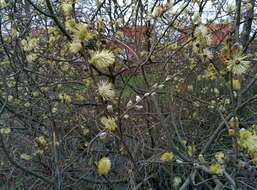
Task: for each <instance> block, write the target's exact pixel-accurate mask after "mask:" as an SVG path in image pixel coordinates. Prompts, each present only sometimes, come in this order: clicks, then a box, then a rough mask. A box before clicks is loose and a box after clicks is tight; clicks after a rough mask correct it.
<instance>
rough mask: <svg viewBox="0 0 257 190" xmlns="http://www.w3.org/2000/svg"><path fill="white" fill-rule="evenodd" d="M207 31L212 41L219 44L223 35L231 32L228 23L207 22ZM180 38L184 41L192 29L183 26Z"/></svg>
mask: <svg viewBox="0 0 257 190" xmlns="http://www.w3.org/2000/svg"><path fill="white" fill-rule="evenodd" d="M207 28H208V33H209V34H210V35H211V36H212V43H213V44H214V45H215V44H219V43H220V42H221V41H222V40H223V39H224V37H225V36H226V35H227V34H228V33H230V32H232V28H231V26H230V25H229V24H209V25H207ZM181 32H182V34H181V35H180V40H182V41H186V40H187V38H188V36H190V35H191V33H192V29H191V28H190V27H185V28H183V29H182V30H181Z"/></svg>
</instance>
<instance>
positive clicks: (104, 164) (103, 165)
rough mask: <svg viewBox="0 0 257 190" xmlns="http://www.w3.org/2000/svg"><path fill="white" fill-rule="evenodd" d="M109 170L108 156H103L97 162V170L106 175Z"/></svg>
mask: <svg viewBox="0 0 257 190" xmlns="http://www.w3.org/2000/svg"><path fill="white" fill-rule="evenodd" d="M110 170H111V160H110V159H109V158H108V157H103V158H101V160H99V161H98V163H97V172H98V174H99V175H106V174H108V173H109V172H110Z"/></svg>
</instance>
